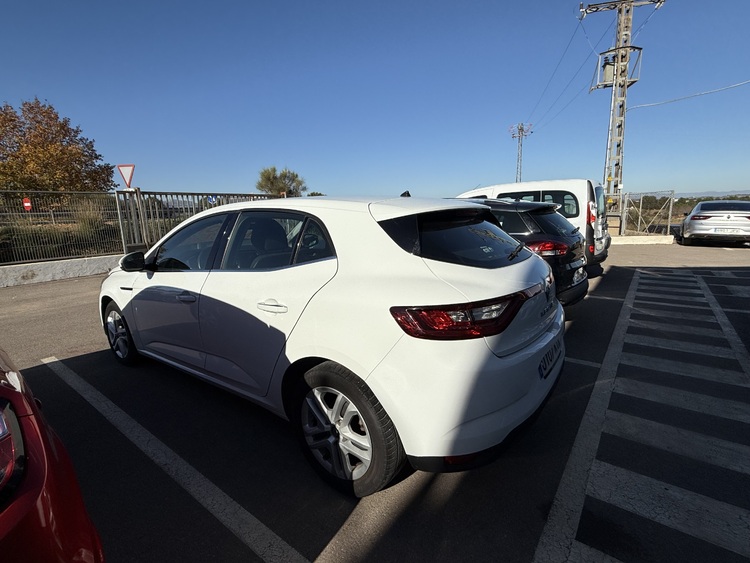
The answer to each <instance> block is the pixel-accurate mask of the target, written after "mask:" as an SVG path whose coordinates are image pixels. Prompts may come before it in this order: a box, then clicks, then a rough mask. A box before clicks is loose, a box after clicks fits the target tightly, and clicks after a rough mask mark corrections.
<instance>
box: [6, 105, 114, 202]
mask: <svg viewBox="0 0 750 563" xmlns="http://www.w3.org/2000/svg"><path fill="white" fill-rule="evenodd" d="M101 160H102V157H101V155H100V154H99V153H98V152H96V149H95V148H94V141H92V140H89V139H87V138H86V137H84V136H83V135H82V134H81V128H80V127H72V126H71V125H70V119H68V118H67V117H65V118H60V116H59V114H58V113H57V110H55V108H54V107H52V106H51V105H50V104H45V103H42V102H40V101H39V100H38V99H36V98H35V99H34V101H31V102H23V103H22V104H21V108H20V111H19V112H16V110H15V109H14V108H13V107H12V106H11V105H10V104H8V103H7V102H6V103H5V104H4V105H3V106H2V107H0V190H25V191H36V190H40V191H53V192H65V191H71V192H106V191H109V190H111V189H113V188H115V186H116V183H115V181H114V179H113V175H114V169H115V167H114V166H113V165H111V164H107V163H104V162H101Z"/></svg>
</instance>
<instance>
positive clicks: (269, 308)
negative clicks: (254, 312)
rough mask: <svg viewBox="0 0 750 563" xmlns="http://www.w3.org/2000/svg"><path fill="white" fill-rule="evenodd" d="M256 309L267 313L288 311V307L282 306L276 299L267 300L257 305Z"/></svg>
mask: <svg viewBox="0 0 750 563" xmlns="http://www.w3.org/2000/svg"><path fill="white" fill-rule="evenodd" d="M258 309H260V310H261V311H266V312H268V313H286V312H287V311H289V307H287V306H286V305H282V304H281V303H279V302H278V301H276V299H267V300H266V301H261V302H260V303H258Z"/></svg>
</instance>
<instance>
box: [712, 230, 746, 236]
mask: <svg viewBox="0 0 750 563" xmlns="http://www.w3.org/2000/svg"><path fill="white" fill-rule="evenodd" d="M714 232H717V233H723V234H727V235H736V234H738V233H740V232H741V231H740V230H739V229H714Z"/></svg>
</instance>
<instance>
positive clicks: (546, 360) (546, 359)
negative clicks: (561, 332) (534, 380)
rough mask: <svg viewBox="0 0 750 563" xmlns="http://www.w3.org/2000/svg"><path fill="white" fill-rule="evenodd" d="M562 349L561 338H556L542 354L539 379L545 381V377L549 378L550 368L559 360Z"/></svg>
mask: <svg viewBox="0 0 750 563" xmlns="http://www.w3.org/2000/svg"><path fill="white" fill-rule="evenodd" d="M562 348H563V344H562V338H558V339H557V340H555V343H554V344H552V346H551V347H550V349H549V350H547V351H546V352H545V353H544V356H542V361H541V362H539V379H547V376H549V374H550V372H551V371H552V368H553V367H554V365H555V364H556V363H557V360H558V359H559V358H560V354H562Z"/></svg>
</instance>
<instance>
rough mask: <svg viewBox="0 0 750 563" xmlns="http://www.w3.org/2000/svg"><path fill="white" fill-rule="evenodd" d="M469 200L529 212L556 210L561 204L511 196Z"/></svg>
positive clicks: (492, 206)
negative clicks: (514, 198) (511, 197)
mask: <svg viewBox="0 0 750 563" xmlns="http://www.w3.org/2000/svg"><path fill="white" fill-rule="evenodd" d="M468 201H474V202H476V203H482V204H484V205H487V206H489V207H491V208H492V209H512V210H513V211H517V212H519V213H527V212H529V211H532V212H533V211H539V210H549V209H552V210H553V211H556V210H557V209H559V208H560V204H558V203H552V202H547V201H527V200H524V199H516V200H513V199H510V198H501V199H490V198H487V199H484V198H478V199H469V200H468Z"/></svg>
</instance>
